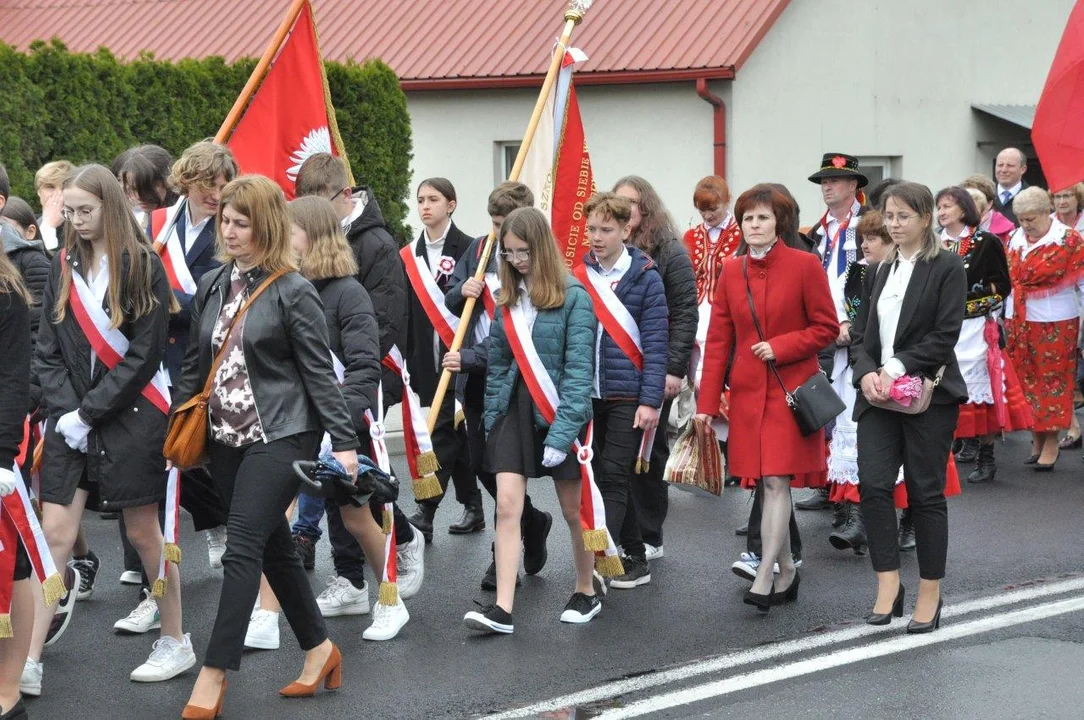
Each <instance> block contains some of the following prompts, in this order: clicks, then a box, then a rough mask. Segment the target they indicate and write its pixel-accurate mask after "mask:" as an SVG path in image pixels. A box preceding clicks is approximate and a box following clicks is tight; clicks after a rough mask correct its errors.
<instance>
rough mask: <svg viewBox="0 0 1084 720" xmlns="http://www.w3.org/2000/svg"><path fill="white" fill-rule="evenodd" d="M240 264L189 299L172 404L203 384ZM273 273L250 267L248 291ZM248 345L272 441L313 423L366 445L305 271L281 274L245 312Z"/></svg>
mask: <svg viewBox="0 0 1084 720" xmlns="http://www.w3.org/2000/svg"><path fill="white" fill-rule="evenodd" d="M232 269H233V264H232V263H230V264H228V265H224V266H222V267H221V268H217V269H215V270H212V271H210V272H208V273H206V274H205V275H204V276H203V277H202V278H201V279H200V282H199V288H198V289H197V290H196V297H195V299H194V300H193V301H192V305H191V306H190V310H191V314H192V324H191V333H190V335H189V344H188V350H187V352H186V353H185V356H184V363H183V364H182V366H181V377H180V379H179V380H177V379H174V388H173V407H177V406H178V405H180V404H181V403H184V402H186V401H187V400H189V399H190V398H192V397H193V396H194V395H196V394H197V393H198V392H200V391H201V390H202V389H203V384H204V382H205V381H206V379H207V374H208V372H209V371H210V367H211V360H212V356H211V335H212V333H213V332H214V326H215V323H216V321H217V320H218V316H219V314H220V313H221V311H222V303H223V300H224V298H225V297H226V294H227V293H228V291H229V284H230V272H231V271H232ZM266 276H267V273H266V272H264V271H263V270H261V269H259V268H257V269H254V270H251V271H249V272H248V273H246V279H247V281H248V285H249V292H253V291H255V289H256V288H257V287H259V285H260V283H261V282H263V280H264V278H265V277H266ZM244 322H245V324H244V334H243V338H242V339H243V342H242V347H243V350H244V353H245V363H246V365H247V367H248V375H249V381H250V382H251V383H252V394H253V395H254V396H255V399H256V413H257V415H258V416H259V418H260V424H261V425H262V427H263V431H264V435H265V436H266V437H267V440H268V442H270V441H273V440H278V439H281V438H284V437H289V436H290V435H295V434H297V433H301V432H307V431H311V430H317V431H319V430H325V431H327V432H328V433H329V434H330V435H331V445H332V448H333V449H334V450H335V451H339V450H355V449H357V448H359V447H361V444H360V443H359V442H358V438H357V435H356V433H355V432H354V423H353V422H351V419H350V411H349V410H348V409H347V405H346V400H344V399H343V395H342V392H341V391H340V390H339V385H338V382H337V381H336V379H335V371H334V368H333V367H332V364H331V350H329V349H328V332H327V323H326V322H324V311H323V307H322V306H321V304H320V297H319V295H317V293H316V288H314V287H313V286H312V284H311V283H309V281H308V280H306V279H305V278H303V277H302V276H301V275H300V274H299V273H296V272H291V273H287V274H286V275H283V276H282V277H281V278H279V279H278V280H276V281H275V282H274V283H273V284H272V285H271V286H270V287H269V288H267V290H265V291H264V293H263V294H262V295H260V297H258V298H257V299H256V301H255V302H254V303H253V305H252V307H251V308H250V309H249V310H248V312H247V313H246V314H245V319H244Z"/></svg>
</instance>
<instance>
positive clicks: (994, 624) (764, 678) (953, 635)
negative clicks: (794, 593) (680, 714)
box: [595, 597, 1084, 720]
mask: <svg viewBox="0 0 1084 720" xmlns="http://www.w3.org/2000/svg"><path fill="white" fill-rule="evenodd" d="M1080 610H1084V597H1076V598H1071V599H1069V600H1060V601H1056V602H1052V603H1049V604H1046V605H1037V606H1035V607H1029V608H1024V609H1022V610H1012V611H1009V612H1004V613H1000V614H997V615H991V616H990V617H985V618H981V619H978V620H972V621H970V622H966V623H963V624H962V625H950V626H948V627H944V628H941V629H940V630H937V631H935V632H932V633H928V634H925V635H903V636H901V637H896V638H892V639H889V640H882V641H881V642H878V643H874V644H872V645H862V646H860V647H855V648H850V649H847V650H839V651H837V652H833V653H827V654H825V655H819V656H817V657H813V658H809V659H808V660H799V661H796V662H792V663H787V664H785V665H779V666H777V667H773V668H766V669H764V670H757V671H754V672H750V673H745V674H743V675H736V676H734V677H730V678H726V679H723V680H717V681H715V682H710V683H704V684H702V685H697V686H695V687H691V688H687V689H684V690H678V691H675V692H670V693H664V694H662V695H656V696H655V697H650V698H646V699H644V700H640V701H638V702H634V703H631V704H630V705H627V706H625V707H623V708H618V709H614V710H608V711H606V712H603V713H601V714H599V715H597V716H595V717H596V718H598V720H618V719H619V718H633V717H640V716H641V715H647V714H648V713H652V712H659V711H660V710H666V709H668V708H674V707H679V706H681V705H688V704H689V703H694V702H700V701H703V700H707V699H710V698H715V697H720V696H722V695H729V694H730V693H734V692H738V691H739V690H747V689H749V688H753V687H757V686H759V685H767V684H769V683H774V682H779V681H780V680H788V679H790V678H795V677H799V676H802V675H809V674H812V673H816V672H821V671H823V670H830V669H832V668H837V667H840V666H842V665H850V664H852V663H856V662H860V661H863V660H869V659H871V658H877V657H884V656H886V655H894V654H896V653H901V652H906V651H908V650H914V649H916V648H921V647H926V646H928V645H937V644H939V643H945V642H949V641H952V640H959V639H960V638H965V637H968V636H971V635H978V634H980V633H985V632H990V631H992V630H1001V629H1004V628H1007V627H1012V626H1013V625H1021V624H1023V623H1029V622H1034V621H1036V620H1043V619H1045V618H1050V617H1055V616H1057V615H1065V614H1066V613H1071V612H1078V611H1080Z"/></svg>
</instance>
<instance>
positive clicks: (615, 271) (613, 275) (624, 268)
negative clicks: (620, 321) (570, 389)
mask: <svg viewBox="0 0 1084 720" xmlns="http://www.w3.org/2000/svg"><path fill="white" fill-rule="evenodd" d="M630 267H632V254H631V253H629V249H628V247H626V248H625V250H624V252H622V253H621V257H619V258H617V262H615V263H614V266H613V267H612V268H610V269H609V270H607V269H606V268H604V267H602V266H601V265H599V268H598V274H599V276H600V277H601V278H602V279H603V280H606V281H608V282H609V283H610V288H611V289H613V288H616V287H617V283H619V282H621V278H623V277H625V273H626V272H628V270H629V268H630ZM596 315H597V313H596ZM603 332H604V328H603V327H602V323H601V322H600V323H599V324H598V330H597V332H596V333H595V384H594V386H593V388H592V390H591V397H593V398H601V397H602V389H601V388H600V387H599V379H598V375H599V373H598V370H599V365H600V360H601V359H602V358H601V357H600V355H601V354H602V333H603Z"/></svg>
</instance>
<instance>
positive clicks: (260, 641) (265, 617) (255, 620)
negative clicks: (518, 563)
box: [245, 610, 279, 650]
mask: <svg viewBox="0 0 1084 720" xmlns="http://www.w3.org/2000/svg"><path fill="white" fill-rule="evenodd" d="M245 647H247V648H249V649H251V650H278V649H279V614H278V613H277V612H271V611H270V610H256V611H255V612H253V613H252V617H250V618H249V619H248V632H247V633H245Z"/></svg>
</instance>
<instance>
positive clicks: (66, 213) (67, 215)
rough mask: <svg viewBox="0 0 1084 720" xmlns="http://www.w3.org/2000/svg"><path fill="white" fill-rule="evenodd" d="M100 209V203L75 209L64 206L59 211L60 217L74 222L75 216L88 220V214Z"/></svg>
mask: <svg viewBox="0 0 1084 720" xmlns="http://www.w3.org/2000/svg"><path fill="white" fill-rule="evenodd" d="M101 209H102V206H101V205H98V206H96V207H81V208H77V209H75V210H72V209H71V208H64V209H63V210H61V211H60V217H62V218H64V219H65V220H67V221H68V222H75V219H76V218H79V219H80V220H89V219H90V216H91V215H93V214H94V213H96V212H98V211H99V210H101Z"/></svg>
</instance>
